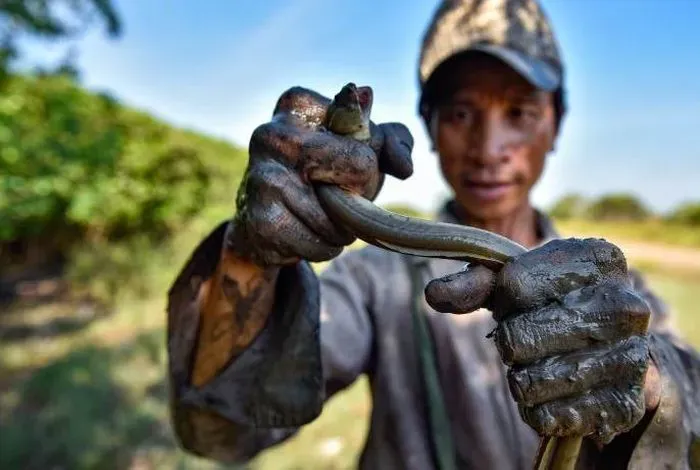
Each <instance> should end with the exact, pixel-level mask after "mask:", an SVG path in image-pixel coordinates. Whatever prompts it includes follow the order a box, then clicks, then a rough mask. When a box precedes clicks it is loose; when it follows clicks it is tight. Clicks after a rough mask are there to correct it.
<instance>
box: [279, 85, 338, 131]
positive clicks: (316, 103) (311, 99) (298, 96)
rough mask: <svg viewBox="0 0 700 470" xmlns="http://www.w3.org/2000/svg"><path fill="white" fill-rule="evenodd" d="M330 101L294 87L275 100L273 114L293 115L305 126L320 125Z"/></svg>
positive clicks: (310, 91) (309, 91)
mask: <svg viewBox="0 0 700 470" xmlns="http://www.w3.org/2000/svg"><path fill="white" fill-rule="evenodd" d="M329 103H330V99H329V98H327V97H325V96H323V95H321V94H320V93H318V92H315V91H313V90H310V89H308V88H304V87H301V86H294V87H291V88H289V89H287V90H286V91H284V92H283V93H282V94H281V95H280V97H279V98H278V100H277V103H276V105H275V110H274V114H275V115H277V114H279V113H287V114H295V115H296V116H297V117H299V118H301V119H302V121H304V122H305V123H306V124H320V123H321V121H322V120H323V118H324V116H325V113H326V109H327V107H328V105H329Z"/></svg>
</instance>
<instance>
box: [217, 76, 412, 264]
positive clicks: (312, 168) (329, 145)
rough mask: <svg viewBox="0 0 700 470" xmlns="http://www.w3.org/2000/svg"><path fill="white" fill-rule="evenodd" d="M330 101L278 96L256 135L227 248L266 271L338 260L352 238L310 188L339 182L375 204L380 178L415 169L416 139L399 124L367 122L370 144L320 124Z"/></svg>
mask: <svg viewBox="0 0 700 470" xmlns="http://www.w3.org/2000/svg"><path fill="white" fill-rule="evenodd" d="M330 101H331V100H330V99H328V98H326V97H324V96H321V95H319V94H318V93H316V92H314V91H311V90H308V89H304V88H300V87H295V88H291V89H289V90H287V91H286V92H285V93H283V94H282V96H281V97H280V98H279V100H278V102H277V105H276V106H275V110H274V113H273V117H272V119H271V120H270V121H269V122H267V123H265V124H263V125H261V126H259V127H258V128H257V129H255V131H254V132H253V135H252V137H251V140H250V145H249V154H250V157H249V163H248V168H247V170H246V174H245V177H244V179H243V182H242V183H241V186H240V188H239V191H238V198H237V206H238V208H237V213H236V216H235V217H234V220H233V223H232V224H230V227H229V230H228V232H227V246H228V247H229V248H231V249H232V250H234V252H236V253H238V254H239V255H240V256H242V257H244V258H250V259H252V260H253V261H254V262H256V263H257V264H260V265H264V266H281V265H285V264H291V263H294V262H297V261H299V260H300V259H305V260H308V261H314V262H316V261H326V260H329V259H332V258H334V257H335V256H337V255H338V254H339V253H340V252H341V251H342V249H343V247H345V246H347V245H349V244H350V243H352V242H353V241H354V236H353V235H352V234H350V233H348V232H347V231H345V230H343V229H342V228H341V227H338V226H336V225H334V224H333V222H332V221H331V220H330V218H329V217H328V216H327V215H326V213H325V212H324V210H323V208H322V207H321V204H320V202H319V200H318V199H317V197H316V194H315V191H314V187H313V183H315V182H323V183H331V184H337V185H341V186H343V187H345V188H348V189H351V190H353V191H355V192H357V193H359V194H362V195H363V196H365V197H366V198H368V199H371V200H373V199H374V198H375V197H376V195H377V193H378V192H379V189H380V188H381V185H382V183H383V180H384V175H385V174H390V175H392V176H394V177H396V178H399V179H406V178H408V177H409V176H410V175H411V174H412V172H413V163H412V160H411V151H412V150H413V137H412V136H411V133H410V132H409V130H408V128H406V126H404V125H403V124H399V123H387V124H380V125H375V124H373V123H372V124H371V133H372V138H371V141H370V142H369V143H368V144H363V143H361V142H358V141H356V140H354V139H351V138H348V137H343V136H339V135H336V134H332V133H330V132H329V131H327V130H326V129H324V127H323V122H324V118H325V114H326V109H327V107H328V105H329V103H330Z"/></svg>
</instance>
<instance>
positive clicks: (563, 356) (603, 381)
mask: <svg viewBox="0 0 700 470" xmlns="http://www.w3.org/2000/svg"><path fill="white" fill-rule="evenodd" d="M426 300H427V301H428V303H429V304H430V305H431V306H432V307H433V308H435V309H436V310H438V311H441V312H452V313H466V312H471V311H474V310H476V309H478V308H480V307H486V308H489V309H490V310H491V311H492V313H493V315H494V318H495V320H496V321H497V327H496V329H495V331H494V333H493V338H494V340H495V342H496V346H497V348H498V351H499V352H500V355H501V358H502V360H503V362H504V363H505V364H506V365H507V366H508V384H509V386H510V390H511V393H512V395H513V397H514V399H515V400H516V402H517V403H518V405H519V407H520V412H521V416H522V417H523V419H524V420H525V422H526V423H528V424H529V425H530V426H531V427H532V428H533V429H535V430H536V431H537V432H538V433H539V434H540V435H543V436H577V435H578V436H591V437H593V438H595V440H596V441H598V442H600V443H601V444H605V443H608V442H610V441H611V440H612V439H613V438H614V437H615V435H617V434H619V433H623V432H626V431H628V430H631V429H632V428H633V427H634V426H635V425H636V424H637V423H638V422H639V421H640V420H641V418H642V417H643V416H644V414H645V412H646V410H647V409H648V407H649V406H653V405H650V404H649V403H648V401H649V400H648V397H650V396H653V395H654V393H649V390H646V392H647V393H646V399H645V376H646V374H647V369H648V366H649V361H650V359H649V357H650V356H649V347H648V341H647V336H646V333H647V327H648V324H649V318H650V308H649V306H648V305H647V303H646V302H645V301H644V300H643V299H642V298H641V297H640V296H639V295H637V294H636V293H635V292H634V291H633V289H632V284H631V280H630V276H629V275H628V271H627V262H626V260H625V257H624V255H623V253H622V251H621V250H620V249H619V248H617V247H616V246H615V245H612V244H610V243H608V242H606V241H603V240H600V239H585V240H581V239H567V240H553V241H551V242H548V243H547V244H545V245H543V246H541V247H539V248H537V249H534V250H531V251H529V252H527V253H525V254H523V255H521V256H518V257H517V258H515V259H513V260H512V261H510V262H509V263H507V264H506V265H505V266H504V267H503V269H502V270H501V271H500V272H498V273H496V274H494V273H492V272H491V271H489V270H488V269H486V268H484V267H482V266H472V267H469V268H468V269H466V270H464V271H461V272H459V273H456V274H452V275H449V276H446V277H444V278H440V279H435V280H433V281H431V282H430V283H429V284H428V286H427V287H426ZM648 387H649V384H647V388H648Z"/></svg>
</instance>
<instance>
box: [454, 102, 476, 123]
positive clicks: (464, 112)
mask: <svg viewBox="0 0 700 470" xmlns="http://www.w3.org/2000/svg"><path fill="white" fill-rule="evenodd" d="M471 117H472V110H471V108H470V107H469V106H464V105H456V106H452V107H451V109H450V112H449V118H450V120H451V121H455V122H464V121H468V120H470V119H471Z"/></svg>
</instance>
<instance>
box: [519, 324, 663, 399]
mask: <svg viewBox="0 0 700 470" xmlns="http://www.w3.org/2000/svg"><path fill="white" fill-rule="evenodd" d="M648 359H649V353H648V348H647V339H646V337H643V336H633V337H631V338H629V339H627V340H625V341H623V342H621V343H618V344H615V345H614V346H603V347H599V348H596V349H592V350H586V351H580V352H576V353H572V354H567V355H564V356H555V357H550V358H547V359H545V360H543V361H539V362H537V363H535V364H532V365H529V366H524V367H513V368H511V369H510V370H509V371H508V385H509V386H510V390H511V393H512V394H513V398H514V399H515V401H516V402H518V403H520V404H522V405H525V406H533V405H539V404H542V403H545V402H548V401H552V400H555V399H561V398H566V397H569V396H574V395H577V394H581V393H584V392H586V391H587V390H591V389H594V388H601V387H602V386H609V385H612V384H615V383H618V384H625V383H634V384H641V383H642V382H643V380H644V374H645V371H646V369H647V367H648Z"/></svg>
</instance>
